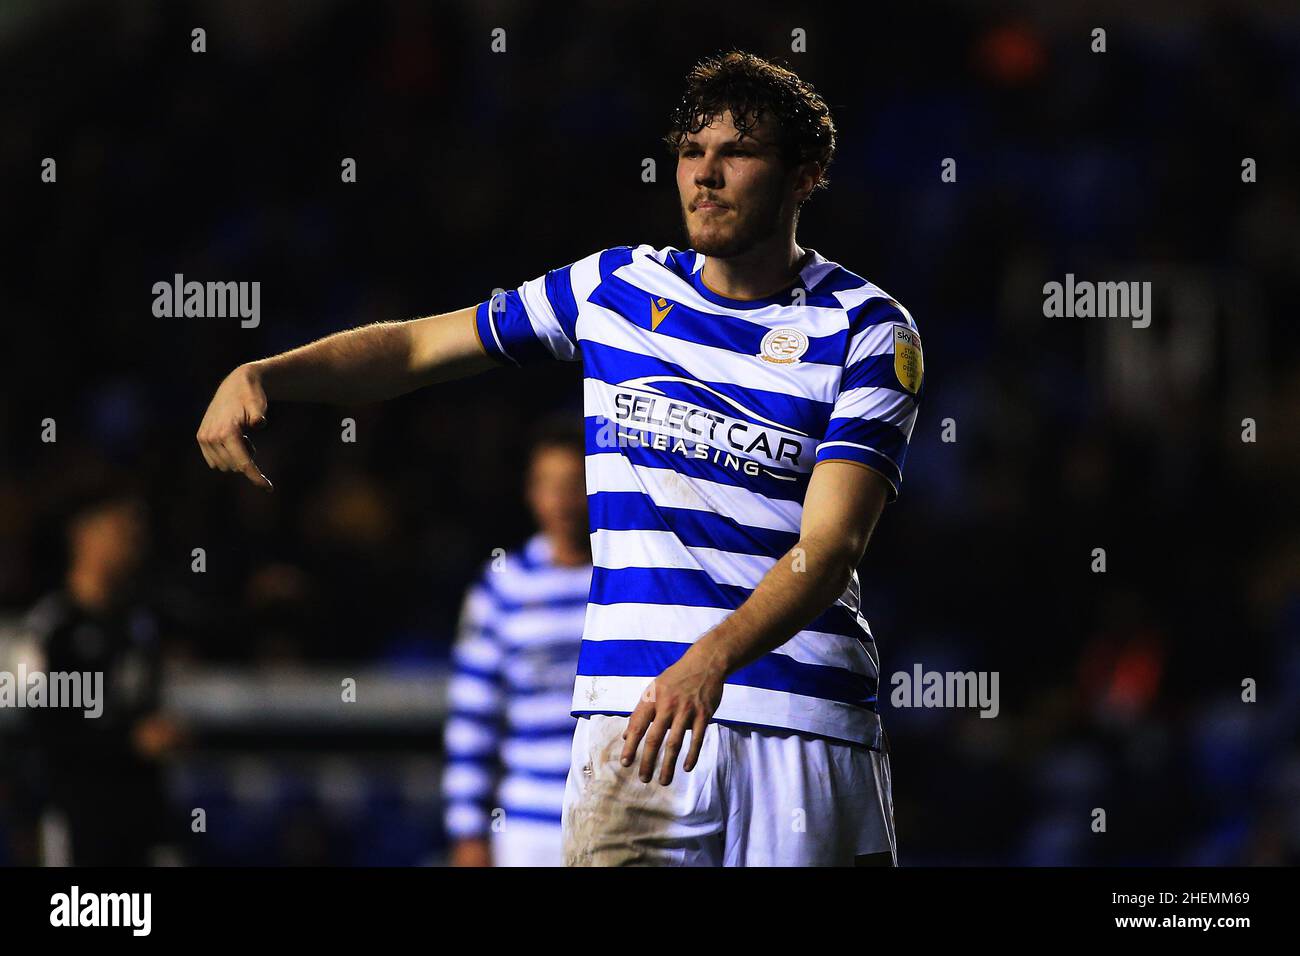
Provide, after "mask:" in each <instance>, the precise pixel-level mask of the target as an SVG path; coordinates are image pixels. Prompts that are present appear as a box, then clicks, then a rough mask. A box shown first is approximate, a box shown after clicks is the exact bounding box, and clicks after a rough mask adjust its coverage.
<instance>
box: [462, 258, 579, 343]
mask: <svg viewBox="0 0 1300 956" xmlns="http://www.w3.org/2000/svg"><path fill="white" fill-rule="evenodd" d="M600 255H601V253H596V254H595V255H593V256H589V257H587V258H586V259H582V260H579V261H578V262H575V263H573V264H572V265H567V266H564V267H562V268H559V269H552V270H551V271H550V272H547V273H546V274H545V275H541V276H538V277H537V278H536V279H530V280H529V281H528V282H525V283H524V284H523V285H521V286H520V287H519V288H517V289H511V290H509V291H505V292H499V293H497V294H496V295H495V296H493V297H492V298H490V299H488V300H487V301H486V302H480V303H479V305H478V309H477V311H476V312H475V316H474V327H475V329H476V330H477V332H478V337H479V341H480V342H482V343H483V348H484V350H485V351H486V352H487V353H488V355H491V356H492V357H493V358H495V359H496V360H497V361H499V362H501V363H502V364H504V365H534V364H537V363H539V362H544V361H549V360H553V359H559V360H560V361H563V362H573V361H577V360H578V359H579V358H580V357H581V356H580V351H579V348H578V337H577V331H576V326H577V322H578V302H579V301H580V296H581V297H582V298H585V297H586V294H588V293H590V289H589V288H584V286H585V285H586V284H587V283H585V282H584V279H585V277H586V276H587V275H588V274H589V273H591V272H592V271H593V270H592V266H593V265H594V263H595V262H596V261H597V260H598V258H599V257H600Z"/></svg>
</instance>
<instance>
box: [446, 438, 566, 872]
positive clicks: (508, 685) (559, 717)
mask: <svg viewBox="0 0 1300 956" xmlns="http://www.w3.org/2000/svg"><path fill="white" fill-rule="evenodd" d="M584 461H585V452H584V447H583V436H582V430H581V428H580V427H579V426H578V425H577V423H576V422H570V421H561V420H550V421H547V422H544V423H543V424H542V425H541V426H540V427H539V428H538V430H537V432H536V434H535V437H534V441H533V446H532V454H531V458H530V461H529V466H528V473H527V479H526V489H525V490H526V497H527V500H528V506H529V509H530V511H531V512H532V514H533V517H534V520H535V521H536V523H537V527H538V529H539V530H538V531H537V533H536V534H534V535H533V536H532V537H531V538H529V539H528V541H527V542H526V543H525V544H524V545H523V547H522V548H519V549H518V550H515V551H511V552H508V553H506V554H504V555H501V556H499V557H496V556H494V557H493V558H492V559H491V560H489V561H488V562H487V564H486V565H485V566H484V569H483V573H482V575H481V576H480V578H479V579H478V580H477V581H476V582H475V583H474V584H473V586H472V587H471V588H470V590H469V593H468V594H467V595H466V597H465V602H464V606H463V610H462V615H461V624H460V633H459V636H458V639H457V641H456V645H455V648H454V649H453V652H452V661H453V665H454V674H453V676H452V679H451V686H450V689H449V697H450V707H451V712H450V715H449V718H448V721H447V725H446V758H447V763H446V770H445V772H444V777H443V794H444V798H445V800H446V826H447V832H448V834H449V835H450V837H451V838H452V840H453V844H452V851H451V862H452V864H453V865H455V866H491V865H493V864H495V865H497V866H560V865H561V864H562V862H563V860H562V854H561V839H560V810H561V806H562V804H563V801H564V781H565V777H566V776H567V774H568V770H569V757H570V754H569V749H570V744H571V742H572V740H573V725H574V718H573V717H571V716H570V714H569V711H570V700H571V698H572V694H573V680H574V675H575V673H576V670H577V662H578V647H579V645H580V644H581V642H582V623H583V617H584V614H585V611H586V606H587V593H588V589H589V587H590V585H591V542H590V539H589V538H588V535H587V497H586V486H585V482H584V474H583V472H584V467H585V466H584Z"/></svg>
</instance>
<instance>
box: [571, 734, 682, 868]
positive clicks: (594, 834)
mask: <svg viewBox="0 0 1300 956" xmlns="http://www.w3.org/2000/svg"><path fill="white" fill-rule="evenodd" d="M626 726H627V721H626V720H622V719H620V720H607V721H601V722H600V723H599V724H593V725H592V726H591V728H590V734H591V736H590V738H589V740H588V762H587V764H586V766H585V767H584V768H583V773H582V778H581V787H582V791H581V795H580V796H579V797H578V799H577V800H575V801H574V803H573V805H572V806H571V807H570V809H569V817H568V821H567V822H568V827H567V829H566V832H565V835H564V864H565V866H668V865H672V864H673V863H674V862H676V860H675V856H676V854H675V853H674V852H673V849H674V847H673V841H672V838H671V837H670V836H669V834H670V833H671V832H672V825H673V822H674V821H675V820H676V819H677V816H678V814H677V808H676V807H675V806H674V798H675V797H676V796H677V794H676V786H668V787H663V786H660V785H659V783H658V782H657V780H651V782H650V783H642V782H641V778H640V777H639V776H637V774H638V772H639V770H640V763H639V761H633V764H632V766H630V767H624V766H623V765H622V763H620V761H619V758H620V757H621V756H622V753H623V738H622V733H623V730H624V728H625V727H626ZM588 771H590V772H588ZM676 782H677V781H676V780H674V784H676Z"/></svg>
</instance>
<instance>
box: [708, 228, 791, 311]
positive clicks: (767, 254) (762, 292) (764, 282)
mask: <svg viewBox="0 0 1300 956" xmlns="http://www.w3.org/2000/svg"><path fill="white" fill-rule="evenodd" d="M808 255H809V253H808V252H807V251H806V250H804V249H802V248H800V246H799V245H798V243H796V242H795V241H794V236H789V237H788V238H787V239H785V240H784V241H780V240H778V241H774V242H771V243H762V244H759V245H757V246H755V247H754V248H753V249H750V250H749V251H748V252H744V253H742V254H740V255H738V256H728V257H727V258H725V259H719V258H716V257H714V256H705V258H704V267H703V269H702V270H701V272H700V281H702V282H703V283H704V284H705V285H706V286H707V287H708V288H709V291H711V292H714V293H716V294H718V295H721V296H725V297H727V298H728V299H742V300H743V299H763V298H766V297H767V296H769V295H775V294H776V293H777V292H780V291H781V290H782V289H785V288H787V287H788V286H789V285H790V284H791V283H792V282H794V280H795V277H796V276H798V275H799V270H800V269H802V268H803V266H804V265H805V264H806V262H807V259H808Z"/></svg>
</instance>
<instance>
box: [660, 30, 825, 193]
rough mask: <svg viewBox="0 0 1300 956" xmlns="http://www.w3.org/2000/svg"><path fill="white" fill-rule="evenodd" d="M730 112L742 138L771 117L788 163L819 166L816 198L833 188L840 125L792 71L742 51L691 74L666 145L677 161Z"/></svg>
mask: <svg viewBox="0 0 1300 956" xmlns="http://www.w3.org/2000/svg"><path fill="white" fill-rule="evenodd" d="M728 110H730V111H731V115H732V118H733V121H734V122H735V125H736V129H737V131H739V132H740V133H741V135H745V134H748V133H751V132H752V131H753V129H754V128H755V127H756V126H758V124H759V123H761V122H762V120H763V118H764V117H765V116H771V117H772V118H773V119H774V120H775V121H776V127H777V136H778V138H779V139H778V141H779V144H780V148H781V152H782V155H783V157H784V159H785V161H786V162H787V163H789V164H790V165H796V164H799V163H806V162H813V163H817V165H818V166H819V167H820V169H821V177H820V178H819V180H818V182H817V185H816V186H815V187H814V192H815V191H816V190H817V189H822V188H825V186H826V185H827V184H828V183H829V182H830V180H829V179H827V177H826V170H827V169H828V168H829V167H830V164H831V162H832V161H833V160H834V159H835V122H834V121H833V120H832V119H831V111H830V107H828V106H827V105H826V101H825V100H823V99H822V98H821V96H820V95H818V93H817V91H816V90H815V89H813V86H812V84H811V83H807V82H805V81H804V80H801V79H800V78H799V77H798V76H797V75H796V74H795V73H793V72H792V71H790V70H788V69H786V68H785V67H783V66H780V65H778V64H776V63H773V62H771V61H770V60H765V59H763V58H762V57H760V56H755V55H754V54H752V53H745V52H743V51H740V50H732V51H730V52H728V53H720V54H716V55H714V56H711V57H707V58H705V59H703V60H701V61H700V62H699V63H697V64H695V66H694V67H692V68H691V71H690V73H688V74H687V75H686V92H685V94H684V95H683V96H682V99H681V102H680V103H679V104H678V105H677V108H676V109H675V110H673V113H672V119H671V123H672V129H671V130H670V131H669V132H668V134H667V135H666V136H664V143H665V144H666V145H667V146H668V149H669V150H670V151H671V152H672V153H673V154H674V155H676V154H677V151H678V150H679V149H680V147H681V143H682V140H684V139H685V138H686V137H687V136H688V135H691V134H694V133H698V132H699V131H700V130H702V129H703V128H704V127H706V126H708V125H709V124H710V123H711V122H712V121H713V120H714V119H715V118H716V117H718V116H721V115H722V114H723V113H725V112H726V111H728Z"/></svg>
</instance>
